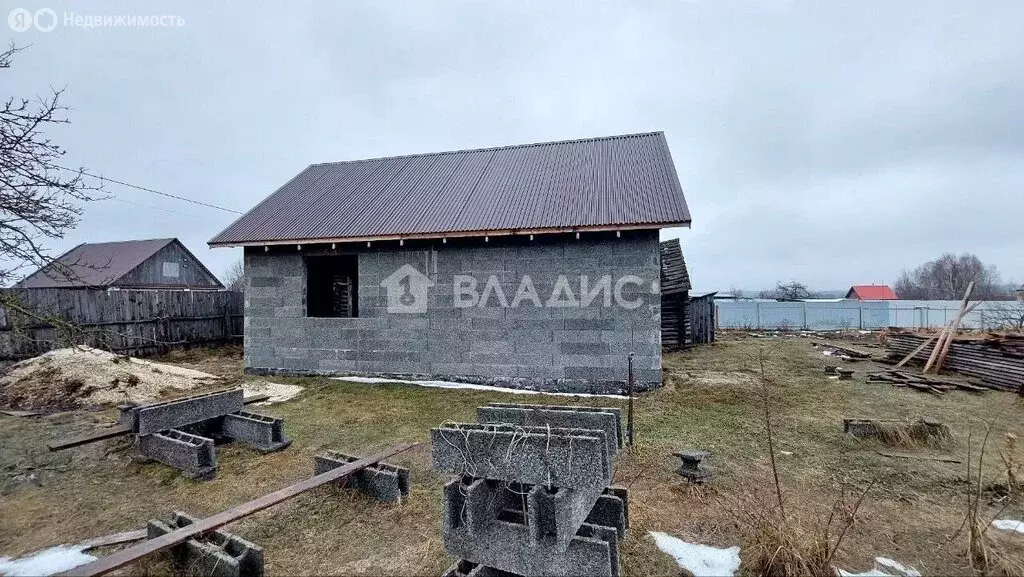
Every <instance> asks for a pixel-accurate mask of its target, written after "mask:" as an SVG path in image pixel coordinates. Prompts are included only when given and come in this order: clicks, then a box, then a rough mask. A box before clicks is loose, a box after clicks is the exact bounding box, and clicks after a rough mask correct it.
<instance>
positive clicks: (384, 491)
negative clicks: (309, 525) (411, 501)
mask: <svg viewBox="0 0 1024 577" xmlns="http://www.w3.org/2000/svg"><path fill="white" fill-rule="evenodd" d="M359 459H360V457H356V456H353V455H347V454H345V453H339V452H337V451H327V452H326V453H324V454H322V455H316V456H315V457H314V458H313V474H314V475H320V474H322V473H326V472H327V471H330V470H332V469H336V468H338V467H341V466H342V465H345V464H348V463H352V462H354V461H358V460H359ZM335 485H336V486H338V487H341V488H343V489H358V490H360V491H362V492H364V493H366V494H368V495H370V496H371V497H373V498H374V499H377V500H378V501H386V502H400V501H401V500H402V498H403V497H405V496H407V495H408V494H409V469H407V468H405V467H397V466H395V465H390V464H388V463H377V464H376V465H373V466H371V467H367V468H365V469H363V470H362V471H359V472H357V473H355V474H353V475H349V476H347V477H344V478H342V479H339V480H338V481H337V482H336V483H335Z"/></svg>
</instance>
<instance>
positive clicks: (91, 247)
mask: <svg viewBox="0 0 1024 577" xmlns="http://www.w3.org/2000/svg"><path fill="white" fill-rule="evenodd" d="M172 242H179V241H178V239H176V238H153V239H146V240H125V241H118V242H95V243H83V244H80V245H78V246H76V247H75V248H73V249H71V250H69V251H68V252H66V253H64V254H62V255H60V256H59V257H57V258H55V259H53V261H52V262H50V263H49V264H47V265H46V266H44V267H42V268H41V269H39V270H37V271H36V272H34V273H32V274H30V275H29V276H27V277H25V279H24V280H22V281H21V282H19V283H18V284H16V285H14V286H15V287H16V288H85V287H107V286H110V285H112V284H114V283H116V282H117V281H118V279H120V278H121V277H123V276H124V275H126V274H128V273H129V272H131V271H132V270H134V269H135V268H136V267H137V266H139V265H140V264H142V263H143V262H145V261H146V259H148V258H149V257H151V256H153V255H154V254H156V253H157V252H158V251H160V249H162V248H164V247H165V246H167V245H169V244H171V243H172ZM179 244H180V243H179ZM182 247H183V248H184V245H182ZM185 250H186V251H187V250H188V249H187V248H186V249H185ZM195 260H196V262H199V259H195ZM199 265H200V266H203V264H202V263H201V262H199ZM203 270H206V267H205V266H203ZM206 272H207V273H209V271H206ZM210 276H211V277H213V275H212V274H211V275H210ZM213 278H214V279H215V280H216V277H213ZM218 284H219V281H218Z"/></svg>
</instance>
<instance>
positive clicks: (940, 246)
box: [0, 0, 1024, 290]
mask: <svg viewBox="0 0 1024 577" xmlns="http://www.w3.org/2000/svg"><path fill="white" fill-rule="evenodd" d="M16 7H25V8H28V9H30V10H33V11H35V10H38V9H40V8H52V9H53V10H54V11H55V12H56V13H57V14H58V15H59V20H61V22H60V23H59V24H58V26H57V27H56V28H55V29H54V30H52V31H50V32H40V31H38V30H29V31H27V32H23V33H16V32H14V31H12V30H11V29H10V28H7V27H3V28H0V30H3V32H4V33H3V34H0V39H4V37H5V36H6V37H9V38H11V39H13V40H15V41H16V42H18V43H21V44H32V47H31V49H29V50H28V51H26V52H24V53H22V54H20V55H19V56H18V58H17V60H16V61H15V63H14V68H12V69H11V70H6V71H2V72H0V88H2V90H0V95H2V96H4V97H7V96H9V95H19V96H21V95H32V94H37V93H43V92H45V91H46V90H47V88H48V87H49V86H51V85H53V86H64V85H66V86H67V89H68V93H67V100H66V103H67V104H68V105H70V106H71V107H72V108H73V111H72V112H71V115H70V119H71V121H72V124H71V125H69V126H67V127H62V128H61V129H60V130H57V131H53V133H52V136H53V137H54V139H55V140H56V141H58V142H59V143H60V144H61V145H63V146H64V147H65V148H67V150H68V156H67V163H69V164H71V165H74V166H78V165H81V166H85V167H87V168H88V169H89V170H92V171H95V172H99V173H102V174H105V175H107V176H109V177H112V178H116V179H119V180H124V181H127V182H131V183H136V184H140V185H143V186H146V187H150V188H154V189H157V190H161V191H165V192H168V193H172V194H177V195H182V196H188V197H192V198H196V199H199V200H203V201H207V202H213V203H216V204H220V205H223V206H226V207H230V208H234V209H237V210H240V211H245V210H247V209H249V208H250V207H252V206H253V205H254V204H256V203H257V202H258V201H260V200H261V199H263V198H264V197H265V196H267V195H269V194H270V193H272V192H273V191H274V190H275V189H276V188H277V187H278V186H280V185H281V184H283V183H284V182H285V181H286V180H288V179H289V178H291V177H292V176H293V175H294V174H296V173H298V172H299V171H300V170H302V169H303V168H304V167H306V166H307V165H308V164H311V163H314V162H324V161H331V160H344V159H355V158H365V157H374V156H386V155H396V154H406V153H415V152H431V151H440V150H448V149H456V148H470V147H478V146H496V145H504V144H517V143H523V142H534V141H543V140H557V139H567V138H580V137H589V136H602V135H610V134H619V133H628V132H640V131H649V130H664V131H665V132H666V136H667V137H668V142H669V145H670V147H671V149H672V154H673V157H674V159H675V163H676V168H677V170H678V173H679V178H680V180H681V182H682V185H683V189H684V190H685V191H686V199H687V202H688V203H689V205H690V210H691V212H692V214H693V228H692V229H691V230H686V229H682V230H671V231H665V233H664V234H663V237H666V238H668V237H670V236H679V237H680V238H681V239H682V242H683V247H684V248H683V250H684V253H685V255H686V259H687V262H688V264H689V267H690V275H691V278H692V279H693V282H694V285H695V288H697V289H708V290H714V289H728V288H729V287H730V285H736V286H739V287H741V288H763V287H768V286H772V285H773V284H774V283H775V281H777V280H789V279H799V280H802V281H804V282H806V283H808V284H810V285H812V286H814V287H818V288H844V287H847V286H849V285H850V284H854V283H871V282H892V281H893V280H894V279H895V277H896V275H897V274H898V272H899V271H900V269H901V268H904V267H912V266H914V265H916V264H919V263H921V262H923V261H925V260H929V259H932V258H934V257H937V256H938V255H939V254H941V253H942V252H944V251H957V252H960V251H970V252H975V253H977V255H978V256H979V257H981V259H982V260H983V261H985V262H987V263H992V264H995V265H997V266H998V267H999V269H1000V271H1001V272H1002V274H1003V277H1004V278H1007V279H1015V280H1017V281H1024V250H1022V249H1024V242H1022V240H1021V238H1022V234H1021V232H1022V231H1021V229H1022V220H1024V162H1022V161H1024V155H1022V153H1024V111H1022V103H1024V35H1022V34H1021V33H1020V30H1021V28H1020V26H1021V22H1024V2H1018V1H1015V0H1011V1H1006V2H964V1H959V2H938V1H928V2H924V1H921V2H863V1H856V2H833V1H828V2H787V1H782V0H777V1H776V0H772V1H762V2H717V1H716V2H711V1H707V2H683V1H679V0H673V1H669V2H646V1H644V2H629V3H626V2H614V3H599V2H562V1H552V0H543V1H537V2H526V1H523V0H516V1H506V2H481V1H478V2H428V1H412V0H410V1H405V2H398V1H388V2H385V1H379V0H378V1H369V0H344V1H336V2H326V1H325V2H318V3H307V2H278V3H276V4H271V3H260V4H259V5H257V3H254V2H217V3H210V2H146V3H140V2H123V3H118V2H103V3H100V2H82V1H78V2H67V3H60V2H27V1H21V0H14V1H11V0H5V2H4V10H3V17H4V20H3V21H0V26H5V25H6V17H7V15H8V13H9V12H10V10H11V9H12V8H16ZM66 13H70V14H72V15H74V16H79V15H80V16H107V15H141V14H145V15H148V14H155V15H162V14H166V15H176V16H180V17H181V18H182V19H183V21H184V24H183V25H182V26H171V27H146V28H128V27H117V28H89V29H85V28H82V27H74V26H65V25H64V24H63V19H64V17H65V14H66ZM109 190H110V192H112V193H114V194H116V195H117V196H118V197H120V198H122V199H124V200H128V201H132V202H137V203H144V204H147V205H150V206H153V207H159V208H161V209H164V210H163V211H161V210H156V209H154V208H147V207H140V206H136V205H131V204H126V203H124V202H119V201H115V200H107V201H103V202H99V203H94V204H91V205H89V206H88V207H87V209H86V213H85V217H84V218H83V220H82V223H81V225H80V226H79V227H78V229H77V230H75V231H74V232H73V233H71V234H69V235H68V236H67V238H65V239H64V241H63V242H60V243H56V244H55V245H53V247H52V248H53V249H54V250H55V251H62V250H64V249H66V248H70V247H71V246H74V245H76V244H78V243H80V242H87V241H109V240H123V239H130V238H150V237H165V236H166V237H169V236H177V237H178V238H180V239H181V240H182V241H183V242H184V243H185V244H186V245H188V247H189V248H190V249H192V250H193V251H194V252H195V253H196V254H197V255H198V256H199V258H200V259H202V260H203V261H204V262H205V263H206V264H207V266H209V267H210V268H211V269H212V270H213V271H214V272H215V273H218V274H220V273H222V272H223V271H224V270H225V269H226V268H227V266H228V265H229V264H230V263H231V262H232V261H233V260H235V259H237V258H239V257H240V251H239V250H238V249H213V250H211V249H208V248H207V247H206V241H207V240H209V239H210V238H211V237H212V236H213V235H214V234H216V233H217V232H219V231H220V230H221V229H223V228H224V227H226V226H227V225H228V224H230V223H231V221H232V220H233V219H234V218H235V217H234V215H231V214H228V213H224V212H220V211H217V210H212V209H208V208H204V207H200V206H194V205H190V204H186V203H182V202H178V201H173V200H170V199H165V198H162V197H159V196H155V195H152V194H149V193H145V192H140V191H135V190H131V189H124V188H121V187H118V186H116V185H112V186H111V187H110V189H109ZM166 211H175V212H174V213H172V212H166ZM177 213H184V214H177Z"/></svg>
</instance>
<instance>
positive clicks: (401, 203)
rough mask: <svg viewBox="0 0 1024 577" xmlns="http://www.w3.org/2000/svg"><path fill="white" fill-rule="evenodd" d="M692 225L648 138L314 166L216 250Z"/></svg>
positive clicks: (655, 135) (663, 159)
mask: <svg viewBox="0 0 1024 577" xmlns="http://www.w3.org/2000/svg"><path fill="white" fill-rule="evenodd" d="M689 222H690V212H689V210H688V209H687V207H686V200H685V199H684V198H683V190H682V188H681V187H680V185H679V178H678V177H677V176H676V171H675V166H674V165H673V164H672V156H671V154H670V153H669V150H668V143H667V142H666V141H665V135H664V133H661V132H650V133H643V134H629V135H622V136H608V137H601V138H590V139H583V140H569V141H562V142H546V143H537V144H523V145H517V146H506V147H500V148H481V149H475V150H459V151H452V152H438V153H432V154H419V155H412V156H396V157H391V158H375V159H368V160H354V161H347V162H335V163H327V164H314V165H312V166H310V167H309V168H307V169H306V170H304V171H302V172H301V173H299V174H298V175H297V176H296V177H294V178H293V179H292V180H290V181H289V182H288V183H286V184H285V185H284V186H282V187H281V188H279V189H278V190H277V192H275V193H274V194H272V195H270V196H269V197H268V198H267V199H266V200H264V201H263V202H261V203H260V204H258V205H256V207H254V208H253V209H252V210H250V211H249V212H247V213H246V214H245V215H243V216H242V217H241V218H239V219H238V220H236V221H235V222H234V223H233V224H232V225H231V226H229V227H228V228H227V229H225V230H224V231H223V232H221V233H220V234H218V235H217V236H216V237H214V238H213V239H212V240H211V241H210V244H211V245H237V244H259V243H262V242H273V241H290V240H295V241H299V240H327V239H338V240H345V239H363V238H381V237H384V238H388V237H411V238H415V237H416V236H430V235H438V234H442V233H453V234H452V236H458V233H465V234H472V233H474V232H476V233H480V232H502V231H521V230H539V229H560V228H561V229H564V228H586V227H600V226H616V225H621V226H640V225H650V227H651V228H656V227H658V226H659V225H662V226H667V225H682V224H686V225H688V224H689Z"/></svg>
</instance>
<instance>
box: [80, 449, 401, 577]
mask: <svg viewBox="0 0 1024 577" xmlns="http://www.w3.org/2000/svg"><path fill="white" fill-rule="evenodd" d="M417 445H419V443H404V444H401V445H395V446H394V447H391V448H389V449H385V450H383V451H381V452H379V453H377V454H375V455H371V456H369V457H366V458H365V459H359V460H358V461H353V462H352V463H349V464H347V465H343V466H341V467H338V468H337V469H331V470H330V471H327V472H326V473H322V474H320V475H316V476H314V477H310V478H309V479H305V480H303V481H299V482H298V483H295V484H294V485H291V486H288V487H285V488H283V489H279V490H277V491H274V492H273V493H269V494H267V495H264V496H262V497H260V498H258V499H254V500H252V501H249V502H248V503H242V504H241V505H235V506H234V507H232V508H230V509H228V510H226V511H222V512H220V513H217V514H216V515H214V516H212V517H207V518H205V519H200V520H199V521H196V522H195V523H193V524H191V525H187V526H185V527H182V528H180V529H176V530H174V531H171V532H170V533H167V534H165V535H161V536H159V537H156V538H154V539H150V540H148V541H146V542H144V543H140V544H138V545H135V546H134V547H129V548H128V549H125V550H123V551H118V552H117V553H114V554H113V555H110V556H109V557H103V558H101V559H97V560H95V561H93V562H92V563H88V564H86V565H82V566H81V567H76V568H74V569H71V570H70V571H68V572H66V573H61V575H66V576H69V577H72V576H81V577H91V576H93V575H103V574H105V573H109V572H111V571H113V570H115V569H118V568H121V567H124V566H125V565H128V564H129V563H132V562H134V561H137V560H138V559H141V558H142V557H145V556H146V555H150V554H152V553H156V552H158V551H162V550H164V549H167V548H170V547H173V546H175V545H177V544H178V543H182V542H184V541H186V540H188V539H190V538H192V537H195V536H197V535H202V534H203V533H208V532H210V531H213V530H214V529H217V528H219V527H223V526H224V525H227V524H229V523H234V522H235V521H237V520H239V519H241V518H243V517H248V516H249V515H252V514H253V513H256V512H259V511H262V510H263V509H266V508H268V507H272V506H274V505H276V504H278V503H280V502H282V501H286V500H288V499H291V498H292V497H294V496H296V495H298V494H299V493H303V492H305V491H308V490H310V489H312V488H314V487H318V486H320V485H323V484H324V483H330V482H331V481H335V480H337V479H340V478H342V477H345V476H347V475H351V474H352V473H355V472H358V471H360V470H362V469H365V468H366V467H369V466H370V465H374V464H376V463H379V462H380V461H383V460H384V459H386V458H388V457H390V456H392V455H397V454H398V453H401V452H403V451H407V450H409V449H411V448H413V447H415V446H417Z"/></svg>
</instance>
